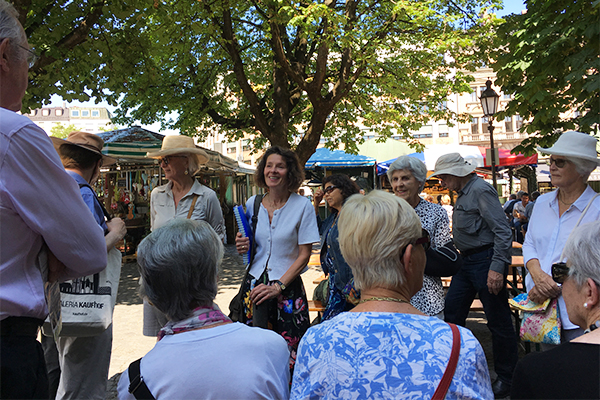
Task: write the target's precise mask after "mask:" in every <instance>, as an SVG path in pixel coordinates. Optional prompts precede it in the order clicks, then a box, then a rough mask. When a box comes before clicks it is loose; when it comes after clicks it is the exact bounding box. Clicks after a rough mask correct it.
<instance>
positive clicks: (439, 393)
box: [431, 323, 460, 400]
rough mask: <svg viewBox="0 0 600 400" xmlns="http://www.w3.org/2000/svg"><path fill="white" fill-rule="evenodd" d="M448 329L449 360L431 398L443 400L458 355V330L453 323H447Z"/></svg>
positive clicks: (452, 375) (454, 370)
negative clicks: (449, 330)
mask: <svg viewBox="0 0 600 400" xmlns="http://www.w3.org/2000/svg"><path fill="white" fill-rule="evenodd" d="M448 325H450V329H452V351H451V352H450V360H449V361H448V365H447V366H446V370H445V371H444V375H443V376H442V380H441V381H440V383H439V385H438V387H437V389H436V390H435V392H434V393H433V397H432V398H431V399H432V400H443V399H444V398H445V397H446V393H448V389H449V388H450V384H451V383H452V378H453V377H454V372H456V365H457V364H458V356H459V355H460V331H459V330H458V327H457V326H456V325H454V324H451V323H448Z"/></svg>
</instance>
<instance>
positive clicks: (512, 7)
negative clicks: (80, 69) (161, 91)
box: [50, 0, 526, 135]
mask: <svg viewBox="0 0 600 400" xmlns="http://www.w3.org/2000/svg"><path fill="white" fill-rule="evenodd" d="M525 9H526V7H525V3H524V0H504V8H503V9H502V10H499V11H498V12H497V15H498V16H499V17H503V16H505V15H508V14H519V13H521V11H523V10H525ZM50 101H51V104H50V106H51V107H61V106H62V105H63V99H62V98H61V97H60V96H58V95H53V96H52V97H51V98H50ZM67 106H79V107H85V106H89V107H106V108H107V109H108V111H110V112H113V111H114V109H115V108H114V107H111V106H109V105H108V103H106V102H100V103H98V104H96V103H95V102H94V101H93V100H92V101H88V102H83V103H82V102H78V101H73V102H70V103H68V104H67ZM132 125H141V124H139V122H138V123H134V124H132ZM141 126H142V128H144V129H148V130H150V131H152V132H160V133H162V134H163V135H176V134H178V133H179V131H174V130H166V131H161V129H160V123H159V122H156V123H154V124H152V125H141Z"/></svg>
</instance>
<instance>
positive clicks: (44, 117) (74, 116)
mask: <svg viewBox="0 0 600 400" xmlns="http://www.w3.org/2000/svg"><path fill="white" fill-rule="evenodd" d="M27 116H28V117H29V119H31V120H32V121H33V122H35V123H36V124H37V125H38V126H39V127H41V128H42V129H44V130H45V131H46V132H47V133H48V134H51V133H50V132H51V130H52V128H54V127H55V126H58V125H59V124H60V125H62V126H63V127H67V126H69V125H74V126H75V128H76V129H77V130H80V131H84V132H90V133H97V132H103V131H109V130H113V129H116V126H115V125H114V124H113V123H112V121H111V115H110V112H109V111H108V110H107V109H106V108H105V107H67V106H66V105H63V106H62V107H43V108H36V109H35V110H31V112H30V113H29V114H27Z"/></svg>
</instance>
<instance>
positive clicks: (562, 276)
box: [552, 262, 569, 283]
mask: <svg viewBox="0 0 600 400" xmlns="http://www.w3.org/2000/svg"><path fill="white" fill-rule="evenodd" d="M568 277H569V267H567V263H565V262H558V263H554V264H552V280H553V281H554V282H556V283H565V281H566V280H567V278H568Z"/></svg>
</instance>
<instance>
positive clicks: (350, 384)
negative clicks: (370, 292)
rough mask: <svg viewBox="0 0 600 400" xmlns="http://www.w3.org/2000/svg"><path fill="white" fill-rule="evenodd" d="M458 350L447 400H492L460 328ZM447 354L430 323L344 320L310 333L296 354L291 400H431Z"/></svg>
mask: <svg viewBox="0 0 600 400" xmlns="http://www.w3.org/2000/svg"><path fill="white" fill-rule="evenodd" d="M458 328H459V330H460V335H461V346H460V347H461V348H460V355H459V359H458V364H457V366H456V371H455V373H454V377H453V378H452V382H451V384H450V387H449V389H448V393H447V395H446V399H463V398H467V399H493V398H494V394H493V392H492V388H491V384H490V376H489V372H488V366H487V362H486V359H485V354H484V353H483V349H482V348H481V345H480V344H479V342H478V341H477V339H476V338H475V337H474V336H473V334H472V333H471V331H469V330H468V329H466V328H463V327H460V326H459V327H458ZM451 350H452V331H451V329H450V326H449V325H448V324H446V323H445V322H442V321H440V320H439V319H438V318H435V317H426V316H421V315H414V314H402V313H382V312H361V313H353V312H345V313H342V314H339V315H337V316H336V317H334V318H332V319H331V320H329V321H325V322H323V323H321V324H319V325H316V326H313V327H311V328H309V329H308V331H307V332H306V334H305V335H304V337H303V338H302V340H301V341H300V346H299V347H298V357H297V359H296V366H295V369H294V379H293V383H292V392H291V397H290V398H291V399H292V400H299V399H322V398H324V399H340V398H341V399H347V400H350V399H367V398H369V399H400V398H402V399H431V397H432V396H433V393H434V392H435V390H436V389H437V386H438V385H439V383H440V381H441V379H442V376H443V374H444V371H445V370H446V366H447V365H448V361H449V359H450V352H451Z"/></svg>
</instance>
